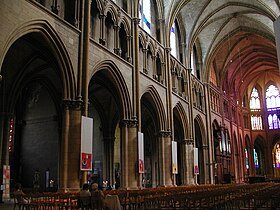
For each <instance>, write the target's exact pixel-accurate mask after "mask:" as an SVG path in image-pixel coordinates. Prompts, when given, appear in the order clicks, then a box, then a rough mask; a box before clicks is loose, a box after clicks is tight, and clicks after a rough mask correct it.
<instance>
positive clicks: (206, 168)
mask: <svg viewBox="0 0 280 210" xmlns="http://www.w3.org/2000/svg"><path fill="white" fill-rule="evenodd" d="M202 150H203V158H204V161H203V163H204V177H205V184H210V183H211V182H210V170H209V169H210V168H209V166H210V165H209V151H208V150H209V146H208V145H203V146H202Z"/></svg>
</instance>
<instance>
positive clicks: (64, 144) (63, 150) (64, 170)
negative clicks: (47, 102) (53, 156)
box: [59, 100, 70, 192]
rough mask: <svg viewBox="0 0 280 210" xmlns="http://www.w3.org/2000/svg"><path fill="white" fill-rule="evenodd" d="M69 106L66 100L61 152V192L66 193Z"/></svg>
mask: <svg viewBox="0 0 280 210" xmlns="http://www.w3.org/2000/svg"><path fill="white" fill-rule="evenodd" d="M69 106H70V101H68V100H65V101H64V103H63V116H62V117H63V120H62V138H61V152H60V173H59V175H60V180H59V185H60V190H61V191H64V192H65V191H66V189H67V187H68V186H67V181H68V145H69V123H70V122H69V120H70V118H69V117H70V116H69Z"/></svg>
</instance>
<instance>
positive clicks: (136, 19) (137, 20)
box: [132, 17, 141, 25]
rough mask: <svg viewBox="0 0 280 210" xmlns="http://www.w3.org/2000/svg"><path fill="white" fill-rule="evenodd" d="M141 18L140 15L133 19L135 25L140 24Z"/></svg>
mask: <svg viewBox="0 0 280 210" xmlns="http://www.w3.org/2000/svg"><path fill="white" fill-rule="evenodd" d="M140 20H141V19H140V18H138V17H135V18H132V21H133V22H134V24H135V25H138V24H139V23H140Z"/></svg>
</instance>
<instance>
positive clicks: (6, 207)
mask: <svg viewBox="0 0 280 210" xmlns="http://www.w3.org/2000/svg"><path fill="white" fill-rule="evenodd" d="M0 209H1V210H13V209H14V203H13V202H11V201H5V202H3V203H0Z"/></svg>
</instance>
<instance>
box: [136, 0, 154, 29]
mask: <svg viewBox="0 0 280 210" xmlns="http://www.w3.org/2000/svg"><path fill="white" fill-rule="evenodd" d="M139 17H140V18H141V22H140V24H141V27H143V29H144V30H145V31H146V32H147V33H148V34H150V33H151V2H150V1H149V0H148V1H147V0H145V1H144V0H140V5H139Z"/></svg>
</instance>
